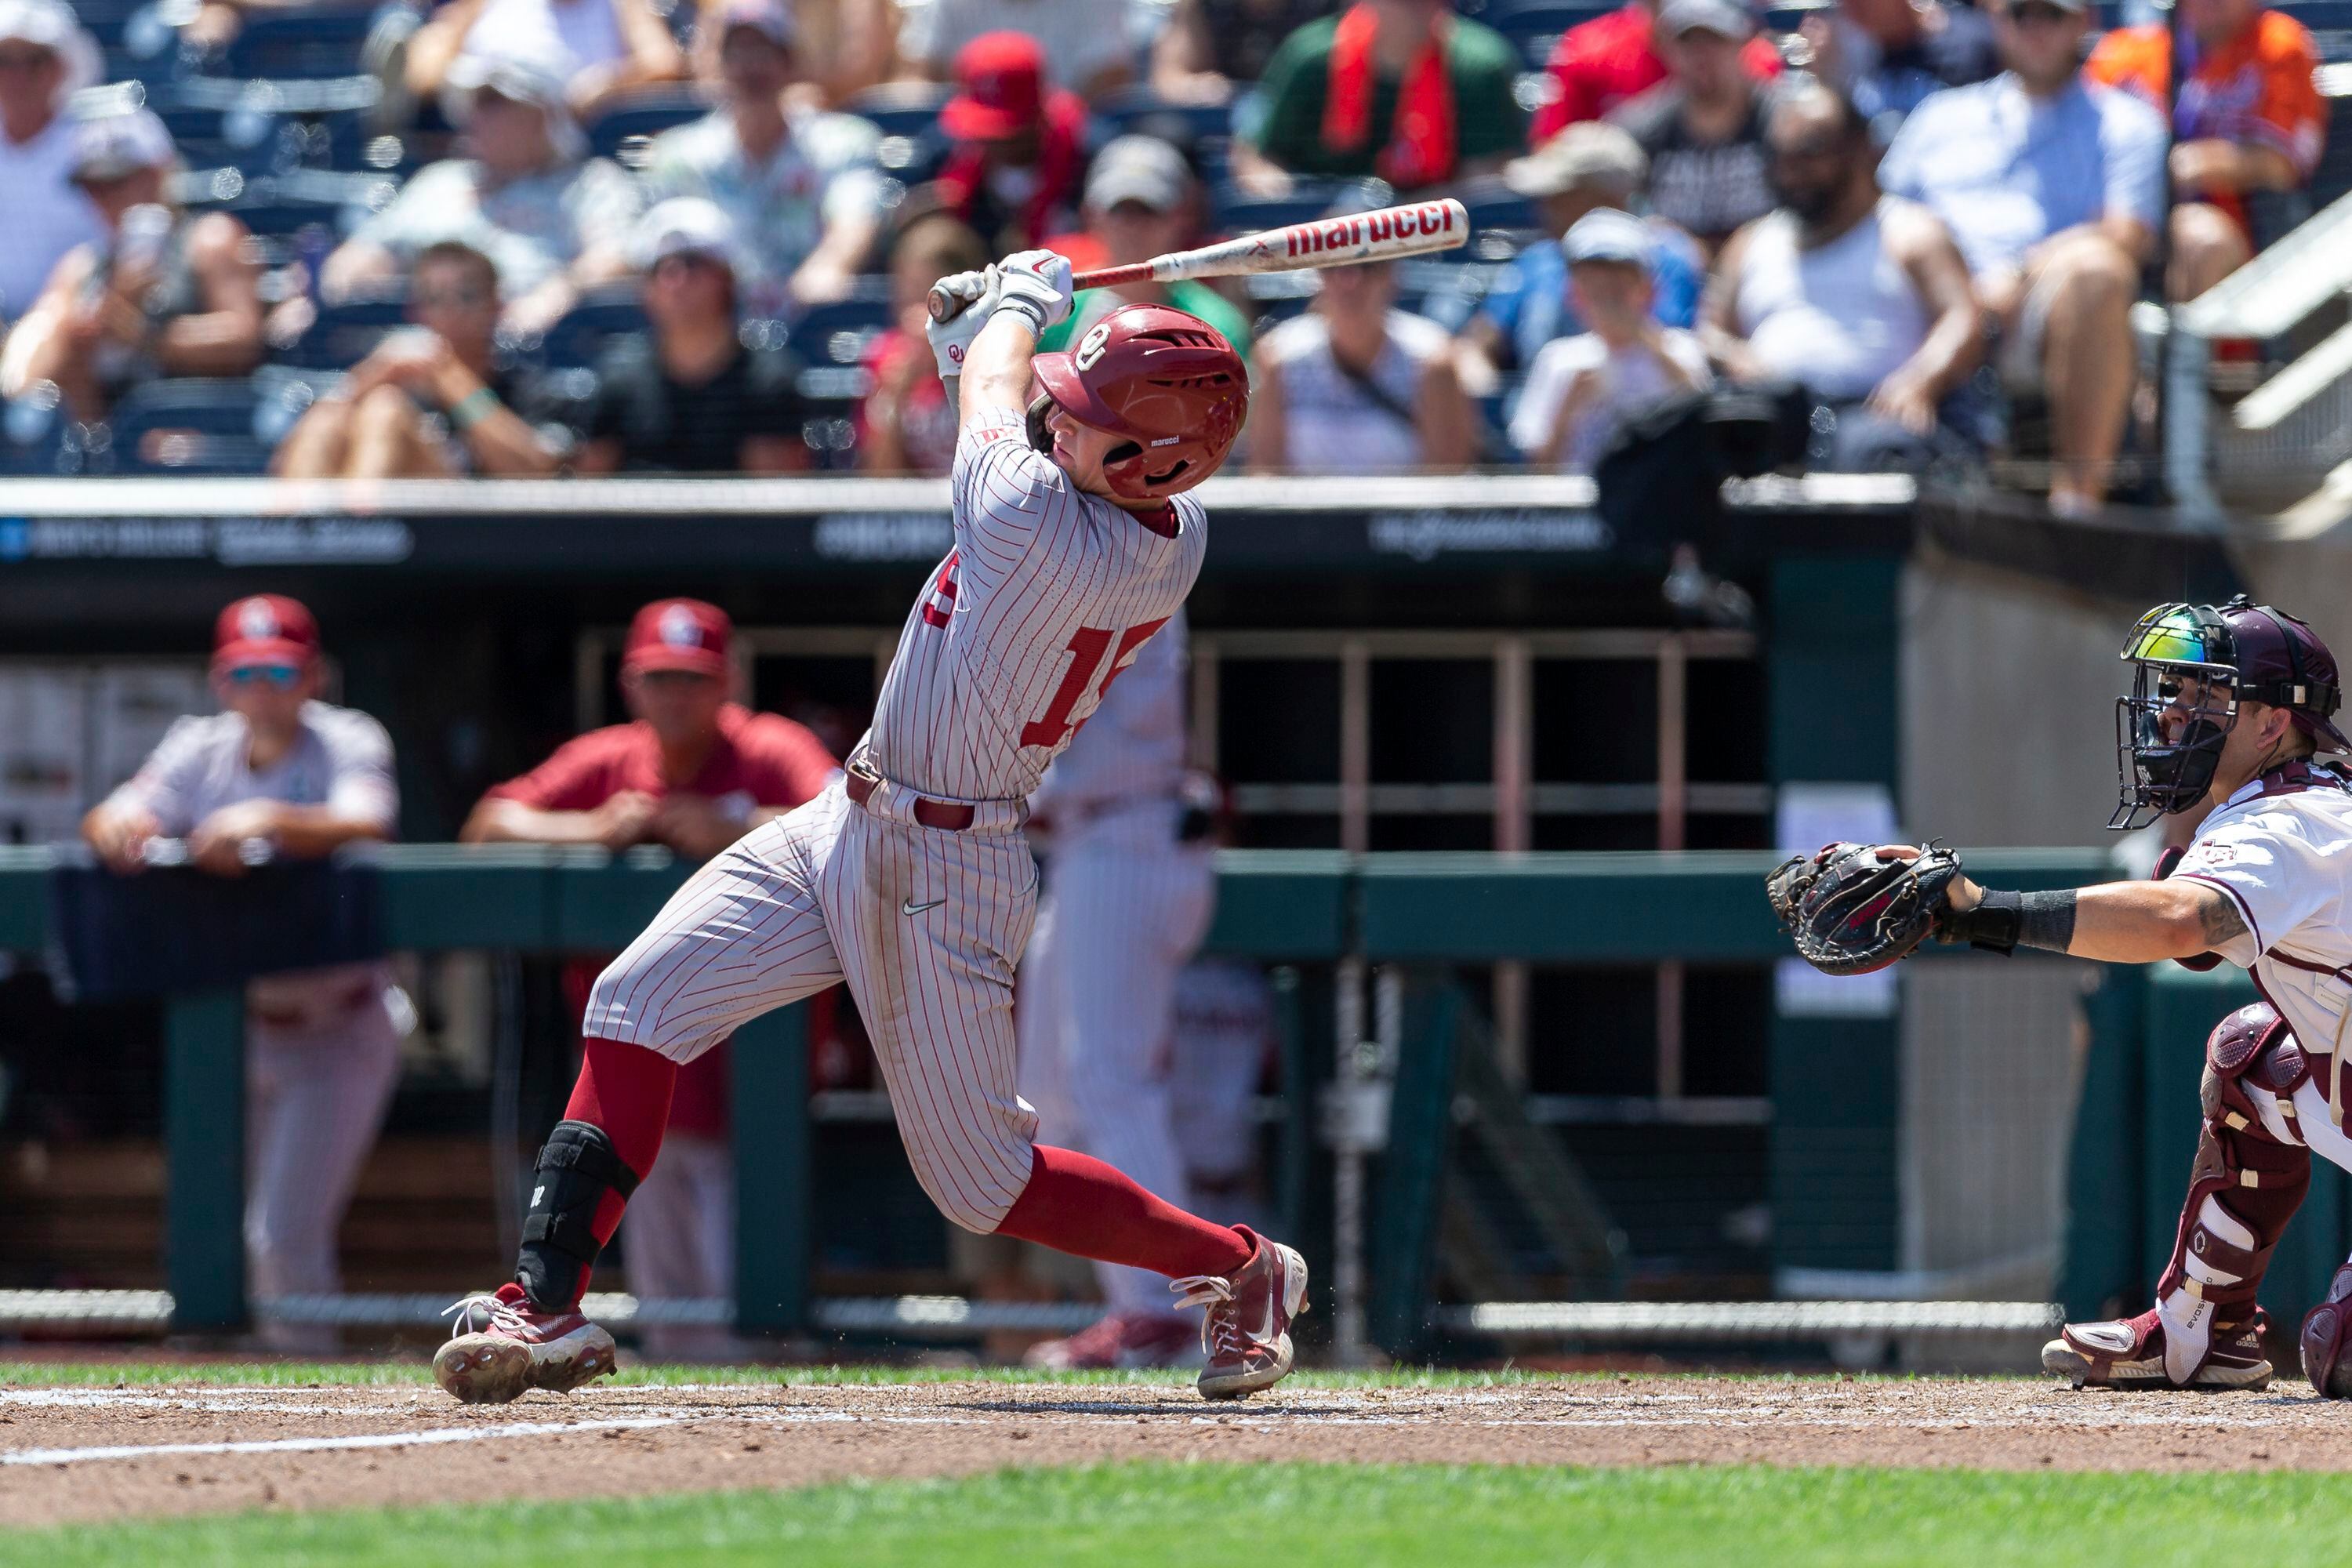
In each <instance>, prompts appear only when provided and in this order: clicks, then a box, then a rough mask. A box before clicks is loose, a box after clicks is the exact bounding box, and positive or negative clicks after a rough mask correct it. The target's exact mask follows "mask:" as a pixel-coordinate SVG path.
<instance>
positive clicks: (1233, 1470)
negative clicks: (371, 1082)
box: [0, 1464, 2352, 1568]
mask: <svg viewBox="0 0 2352 1568" xmlns="http://www.w3.org/2000/svg"><path fill="white" fill-rule="evenodd" d="M2347 1510H2352V1477H2345V1476H2322V1475H2309V1474H2291V1473H2275V1474H2269V1475H2252V1476H2247V1475H2237V1476H2165V1475H2147V1474H2137V1475H2053V1474H2046V1473H2037V1474H2032V1475H1997V1474H1988V1473H1985V1472H1981V1471H1971V1470H1858V1469H1811V1470H1776V1469H1768V1468H1747V1467H1743V1468H1704V1467H1692V1468H1675V1469H1653V1470H1577V1469H1553V1468H1508V1467H1466V1468H1454V1467H1435V1466H1369V1465H1368V1466H1345V1465H1271V1466H1268V1465H1257V1466H1247V1467H1244V1466H1228V1465H1221V1464H1199V1465H1184V1464H1133V1465H1112V1466H1097V1467H1092V1468H1084V1469H1062V1470H1054V1469H1043V1470H1022V1471H1009V1472H1003V1473H1000V1474H996V1475H990V1476H981V1477H976V1478H972V1479H964V1480H956V1481H911V1482H887V1483H885V1482H877V1483H855V1484H847V1485H838V1486H827V1487H818V1488H814V1489H808V1490H805V1491H794V1492H730V1493H720V1494H717V1495H708V1496H699V1497H665V1498H657V1499H648V1500H616V1501H608V1502H594V1503H580V1502H562V1503H537V1504H530V1505H528V1506H516V1505H507V1504H501V1505H495V1506H489V1507H469V1508H436V1509H418V1510H366V1511H354V1512H346V1513H318V1514H308V1515H300V1514H295V1515H286V1514H240V1515H231V1516H226V1517H212V1518H203V1519H195V1520H183V1521H168V1522H149V1523H139V1524H124V1525H107V1526H93V1527H81V1528H76V1529H69V1530H65V1531H40V1532H34V1533H30V1534H24V1535H18V1536H16V1537H14V1538H13V1539H6V1538H0V1562H25V1563H36V1562H37V1563H42V1564H45V1565H53V1568H95V1565H98V1564H118V1563H125V1564H127V1563H136V1564H139V1565H141V1568H151V1565H152V1568H199V1565H202V1568H213V1565H221V1568H226V1565H229V1564H244V1563H269V1564H272V1565H273V1568H276V1565H288V1568H303V1565H310V1564H321V1565H323V1564H330V1563H331V1564H338V1565H341V1564H374V1563H383V1564H388V1565H396V1568H415V1565H416V1564H417V1563H422V1562H432V1563H593V1564H595V1565H596V1568H614V1565H619V1564H627V1563H648V1564H650V1563H659V1564H662V1565H663V1568H683V1565H690V1564H719V1563H790V1564H792V1565H793V1568H822V1565H824V1564H829V1563H841V1564H856V1565H857V1568H868V1565H872V1564H884V1563H926V1564H928V1563H952V1564H953V1565H954V1568H1051V1565H1055V1564H1064V1563H1119V1564H1126V1563H1139V1564H1164V1563H1174V1564H1181V1563H1190V1562H1194V1561H1207V1562H1214V1561H1219V1560H1223V1559H1225V1558H1227V1557H1238V1558H1239V1559H1241V1560H1243V1561H1244V1562H1246V1563H1250V1564H1252V1565H1253V1568H1260V1565H1263V1568H1312V1565H1315V1564H1322V1563H1331V1564H1339V1565H1343V1568H1387V1565H1391V1564H1395V1565H1399V1568H1413V1565H1417V1564H1437V1563H1474V1564H1475V1565H1476V1568H1507V1565H1509V1564H1517V1563H1543V1564H1573V1565H1578V1568H1668V1565H1672V1564H1680V1563H1701V1564H1706V1565H1707V1568H1782V1565H1790V1568H1799V1565H1801V1568H1882V1565H1883V1568H1941V1565H1944V1564H1951V1565H1954V1568H1962V1565H1964V1568H2055V1565H2073V1564H2108V1563H2113V1564H2117V1565H2118V1568H2121V1565H2123V1564H2129V1565H2130V1568H2173V1565H2178V1568H2210V1565H2211V1564H2212V1563H2213V1562H2214V1561H2215V1553H2216V1552H2217V1551H2218V1552H2221V1553H2222V1554H2223V1555H2225V1556H2227V1557H2228V1558H2229V1559H2230V1560H2231V1561H2233V1562H2247V1563H2272V1562H2275V1563H2295V1564H2297V1565H2298V1568H2302V1565H2305V1564H2310V1565H2319V1564H2326V1563H2347V1562H2352V1542H2347V1539H2346V1536H2345V1532H2344V1530H2343V1521H2344V1519H2345V1518H2346V1517H2347ZM2217 1532H2218V1533H2217Z"/></svg>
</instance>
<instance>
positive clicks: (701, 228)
mask: <svg viewBox="0 0 2352 1568" xmlns="http://www.w3.org/2000/svg"><path fill="white" fill-rule="evenodd" d="M673 256H707V257H709V258H711V259H712V260H714V261H718V262H720V263H722V264H723V265H724V266H725V267H726V268H727V269H728V270H729V271H730V272H733V271H740V270H741V269H740V268H738V267H737V266H736V258H735V220H734V219H733V218H730V217H729V216H727V209H726V208H724V207H722V206H720V205H719V204H718V203H717V202H714V201H711V200H709V198H708V197H704V196H672V197H670V198H669V200H667V201H666V202H656V204H655V205H654V207H653V210H652V211H650V212H648V213H646V216H643V217H641V218H639V219H638V220H637V232H636V259H637V265H638V266H639V267H641V268H645V269H646V271H651V270H653V268H656V267H657V266H659V265H660V264H661V263H662V262H665V261H667V260H668V259H669V258H671V257H673Z"/></svg>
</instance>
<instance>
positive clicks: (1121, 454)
mask: <svg viewBox="0 0 2352 1568" xmlns="http://www.w3.org/2000/svg"><path fill="white" fill-rule="evenodd" d="M1032 368H1033V369H1034V371H1035V372H1036V374H1037V380H1038V382H1039V383H1040V384H1042V385H1043V386H1044V387H1045V393H1046V395H1048V396H1049V397H1051V398H1053V400H1054V401H1055V403H1058V404H1060V405H1062V406H1063V407H1064V408H1065V409H1066V410H1068V411H1069V415H1070V417H1072V418H1073V419H1076V421H1078V423H1080V424H1081V425H1089V426H1093V427H1094V428H1096V429H1097V430H1102V431H1107V432H1108V433H1109V434H1111V435H1114V436H1121V437H1126V440H1125V441H1124V442H1123V443H1122V444H1120V445H1119V446H1117V447H1112V448H1111V450H1110V454H1109V456H1108V457H1107V458H1105V459H1104V461H1103V477H1104V478H1105V479H1107V480H1108V482H1109V484H1110V488H1111V493H1112V494H1114V495H1118V496H1120V497H1123V498H1125V499H1127V500H1160V499H1161V498H1163V497H1167V496H1172V495H1176V494H1179V493H1180V492H1181V491H1184V490H1189V489H1192V487H1193V486H1194V485H1197V484H1199V483H1200V482H1201V481H1202V479H1207V478H1208V477H1209V476H1210V475H1211V474H1213V473H1215V472H1216V471H1217V468H1218V465H1219V464H1221V463H1223V461H1224V460H1225V455H1226V454H1227V453H1229V452H1231V451H1232V450H1233V449H1234V441H1236V440H1237V439H1239V438H1240V437H1241V433H1242V422H1243V420H1244V418H1246V417H1247V416H1248V414H1249V370H1248V367H1247V366H1245V365H1244V364H1243V363H1242V356H1241V355H1239V354H1237V353H1234V345H1233V344H1231V343H1229V342H1225V340H1224V335H1223V333H1221V332H1219V331H1217V329H1216V328H1214V327H1213V326H1211V325H1209V323H1208V322H1206V321H1202V320H1201V318H1200V317H1198V316H1194V315H1190V314H1187V313H1186V312H1185V311H1182V310H1172V309H1171V308H1170V307H1168V306H1166V305H1122V306H1120V307H1119V308H1118V310H1113V311H1112V312H1111V313H1110V314H1109V315H1108V316H1105V317H1104V318H1103V319H1102V320H1101V321H1097V322H1096V323H1095V324H1094V325H1093V326H1092V327H1090V328H1088V329H1087V332H1086V335H1085V336H1083V337H1081V338H1080V339H1079V340H1078V342H1077V343H1076V346H1075V347H1073V348H1071V349H1070V350H1069V351H1068V352H1066V353H1045V354H1039V355H1038V356H1037V357H1036V359H1035V360H1034V362H1032Z"/></svg>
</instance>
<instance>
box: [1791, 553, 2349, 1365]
mask: <svg viewBox="0 0 2352 1568" xmlns="http://www.w3.org/2000/svg"><path fill="white" fill-rule="evenodd" d="M2123 657H2124V658H2125V659H2126V660H2127V661H2129V663H2130V664H2131V666H2132V668H2133V672H2134V679H2133V686H2132V693H2131V695H2130V696H2128V697H2125V698H2121V699H2118V700H2117V704H2116V730H2117V735H2116V743H2117V749H2118V751H2119V752H2120V758H2119V764H2120V768H2121V773H2122V784H2123V798H2122V802H2121V804H2120V805H2118V806H2117V807H2116V814H2115V816H2114V818H2113V819H2112V820H2111V822H2110V823H2109V826H2113V827H2117V828H2127V827H2140V826H2147V824H2149V823H2151V822H2154V821H2156V820H2158V818H2160V817H2163V816H2183V817H2188V818H2193V819H2196V820H2197V822H2198V826H2197V829H2196V833H2195V837H2194V840H2193V842H2191V843H2189V845H2187V846H2186V847H2185V848H2176V849H2172V850H2168V851H2167V852H2166V854H2165V856H2164V858H2162V859H2160V860H2159V861H2158V865H2157V870H2156V877H2155V879H2152V880H2148V881H2137V882H2109V883H2105V884H2103V885H2101V886H2098V887H2092V888H2081V889H2074V890H2072V891H2067V892H2050V893H2024V894H2019V893H2009V892H2000V891H1995V890H1992V889H1985V888H1980V887H1979V886H1978V885H1977V884H1976V883H1974V882H1972V881H1970V880H1969V879H1968V878H1967V877H1966V876H1965V875H1963V874H1961V873H1960V871H1959V868H1958V861H1957V860H1956V859H1955V858H1953V857H1952V856H1951V855H1950V854H1949V852H1948V851H1945V850H1940V849H1931V850H1928V851H1926V852H1924V853H1923V852H1922V851H1920V850H1918V849H1915V848H1912V847H1908V846H1885V847H1855V846H1842V845H1833V846H1832V847H1830V848H1829V849H1827V850H1824V851H1822V854H1821V855H1820V856H1817V857H1813V858H1811V859H1810V860H1801V861H1792V862H1790V865H1788V866H1786V867H1783V868H1781V870H1780V872H1776V873H1775V874H1774V880H1773V884H1772V889H1771V891H1772V895H1773V900H1774V902H1775V904H1776V905H1778V906H1780V908H1781V909H1782V912H1783V915H1784V917H1785V918H1787V919H1788V920H1789V921H1790V924H1791V925H1792V926H1793V927H1794V928H1795V930H1796V933H1797V937H1798V945H1799V947H1800V950H1801V951H1802V952H1805V955H1806V956H1807V957H1808V958H1811V959H1812V960H1813V962H1815V963H1819V964H1822V966H1823V967H1825V968H1831V969H1832V970H1835V971H1842V972H1845V973H1853V972H1857V971H1859V970H1862V969H1867V968H1873V967H1878V966H1880V965H1881V964H1883V963H1892V962H1893V961H1894V960H1895V958H1899V957H1901V956H1902V955H1903V953H1904V952H1907V951H1909V949H1910V947H1912V946H1916V943H1917V942H1918V941H1920V940H1921V939H1922V938H1923V937H1924V936H1926V935H1927V934H1928V933H1929V932H1930V931H1932V933H1933V934H1934V935H1935V936H1936V937H1937V938H1938V939H1939V940H1942V941H1946V942H1970V943H1972V944H1974V945H1976V946H1978V947H1980V948H1989V949H1991V950H1993V951H1995V952H2010V951H2011V950H2012V949H2013V948H2015V947H2017V946H2019V945H2023V946H2027V947H2040V948H2047V949H2049V950H2050V951H2052V952H2064V953H2071V954H2073V955H2074V956H2075V957H2077V958H2095V959H2101V960H2105V961H2106V962H2109V963H2154V962H2156V961H2158V960H2160V959H2167V958H2169V959H2174V960H2177V961H2179V962H2181V963H2187V964H2189V965H2190V966H2191V967H2194V968H2210V967H2211V966H2213V965H2214V964H2216V963H2221V962H2223V961H2227V962H2229V963H2234V964H2237V965H2238V966H2240V967H2241V968H2243V969H2247V970H2250V971H2251V972H2252V979H2253V982H2254V985H2255V988H2256V989H2257V990H2258V991H2260V992H2261V993H2262V995H2263V1001H2261V1002H2259V1003H2257V1004H2255V1005H2252V1006H2248V1007H2242V1008H2240V1009H2239V1010H2238V1011H2237V1012H2235V1013H2232V1014H2231V1015H2230V1016H2228V1017H2226V1018H2224V1019H2223V1020H2221V1024H2220V1025H2219V1026H2217V1027H2215V1029H2214V1030H2213V1033H2212V1035H2211V1037H2210V1039H2209V1040H2208V1041H2207V1044H2206V1065H2205V1073H2204V1081H2203V1094H2202V1098H2203V1103H2204V1111H2205V1121H2204V1127H2203V1131H2202V1133H2201V1135H2200V1139H2199V1142H2198V1146H2197V1157H2196V1160H2195V1163H2193V1164H2192V1166H2191V1167H2190V1170H2189V1194H2188V1199H2187V1202H2186V1203H2185V1204H2184V1205H2183V1206H2182V1209H2181V1215H2180V1223H2179V1228H2178V1230H2177V1232H2176V1234H2175V1238H2174V1241H2173V1247H2172V1256H2171V1258H2170V1260H2169V1261H2168V1263H2167V1264H2166V1266H2165V1269H2164V1272H2163V1274H2162V1276H2161V1277H2160V1278H2159V1279H2158V1282H2157V1287H2156V1305H2155V1306H2154V1307H2152V1308H2150V1309H2149V1310H2147V1311H2145V1312H2142V1313H2141V1314H2140V1315H2139V1316H2137V1317H2136V1318H2130V1319H2126V1320H2123V1321H2112V1322H2096V1323H2069V1324H2067V1325H2065V1327H2064V1328H2063V1331H2061V1332H2060V1334H2059V1337H2058V1338H2056V1339H2054V1340H2053V1341H2051V1342H2050V1343H2049V1344H2048V1345H2046V1346H2044V1347H2043V1349H2042V1365H2043V1366H2044V1367H2045V1368H2046V1369H2048V1370H2049V1371H2051V1372H2053V1373H2059V1374H2061V1375H2063V1376H2064V1377H2067V1378H2069V1379H2071V1380H2072V1381H2073V1382H2074V1384H2076V1386H2078V1387H2079V1386H2084V1385H2091V1386H2096V1387H2102V1388H2186V1387H2200V1388H2261V1387H2263V1386H2264V1385H2265V1384H2268V1383H2269V1382H2270V1380H2271V1376H2272V1367H2271V1363H2270V1362H2269V1361H2268V1360H2267V1359H2266V1358H2265V1356H2264V1355H2263V1329H2264V1327H2265V1326H2266V1324H2265V1320H2264V1318H2263V1310H2262V1308H2261V1307H2260V1306H2258V1305H2257V1304H2256V1300H2255V1298H2256V1295H2257V1293H2258V1291H2259V1290H2260V1289H2261V1286H2262V1282H2263V1271H2264V1269H2265V1268H2267V1267H2268V1266H2269V1263H2270V1259H2271V1255H2272V1253H2273V1250H2275V1248H2276V1247H2277V1246H2278V1242H2279V1237H2281V1235H2283V1234H2284V1231H2285V1229H2286V1224H2287V1221H2288V1219H2289V1218H2290V1217H2291V1216H2292V1215H2294V1211H2295V1207H2296V1205H2298V1204H2300V1203H2301V1202H2302V1201H2303V1195H2304V1193H2305V1190H2306V1189H2307V1188H2308V1187H2309V1186H2310V1184H2311V1155H2312V1152H2314V1151H2317V1152H2319V1153H2321V1154H2324V1155H2326V1157H2327V1158H2328V1159H2330V1160H2332V1161H2334V1162H2335V1163H2336V1164H2338V1165H2341V1166H2343V1167H2345V1168H2346V1169H2347V1170H2352V1137H2347V1133H2346V1131H2345V1126H2344V1109H2345V1101H2346V1100H2347V1094H2352V1090H2347V1084H2346V1079H2347V1070H2346V1066H2345V1062H2344V1054H2345V1051H2346V1049H2347V1046H2352V1041H2347V1038H2346V1034H2345V1026H2346V1023H2347V1017H2352V777H2347V774H2346V773H2345V772H2343V771H2342V770H2341V769H2340V767H2339V766H2338V765H2336V764H2335V763H2326V762H2323V761H2321V760H2320V757H2321V753H2341V752H2352V742H2347V740H2346V738H2345V735H2344V732H2343V731H2341V730H2339V729H2338V728H2337V727H2336V722H2335V714H2336V709H2337V707H2338V706H2339V704H2340V702H2341V691H2340V689H2339V685H2338V677H2337V670H2336V658H2335V656H2334V655H2333V654H2332V653H2330V652H2329V651H2328V649H2327V646H2326V644H2325V643H2324V642H2322V641H2321V640H2320V639H2319V637H2317V636H2316V635H2315V633H2314V632H2313V631H2312V630H2311V628H2310V627H2309V626H2305V624H2304V623H2303V622H2301V621H2299V620H2296V619H2295V618H2294V616H2290V615H2287V614H2286V613H2285V612H2284V611H2283V610H2278V609H2274V608H2273V607H2271V606H2270V605H2257V604H2254V603H2253V602H2252V600H2250V599H2247V598H2245V597H2243V596H2241V597H2239V598H2236V599H2233V600H2231V602H2230V603H2228V604H2226V605H2185V604H2176V605H2158V606H2157V607H2156V608H2155V609H2152V610H2150V611H2149V612H2148V613H2147V615H2145V616H2142V617H2140V620H2139V624H2138V625H2137V626H2135V627H2134V628H2133V630H2132V635H2131V640H2130V641H2129V642H2127V643H2126V645H2125V646H2124V651H2123ZM2347 1321H2352V1264H2347V1265H2346V1266H2345V1267H2343V1268H2339V1269H2337V1270H2336V1279H2335V1280H2334V1282H2333V1284H2332V1285H2331V1286H2330V1287H2329V1289H2328V1292H2327V1299H2326V1300H2325V1301H2323V1302H2322V1303H2320V1305H2318V1306H2317V1307H2315V1308H2313V1309H2312V1310H2311V1312H2310V1314H2309V1315H2308V1316H2307V1317H2306V1318H2305V1320H2304V1323H2303V1336H2302V1339H2303V1363H2304V1371H2305V1373H2307V1374H2308V1375H2309V1377H2310V1379H2311V1383H2312V1386H2313V1387H2315V1388H2316V1389H2317V1390H2318V1391H2319V1392H2320V1393H2321V1394H2324V1395H2326V1396H2327V1397H2330V1398H2336V1399H2343V1398H2352V1355H2347V1353H2346V1352H2347V1333H2346V1329H2347Z"/></svg>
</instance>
